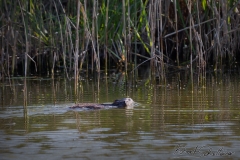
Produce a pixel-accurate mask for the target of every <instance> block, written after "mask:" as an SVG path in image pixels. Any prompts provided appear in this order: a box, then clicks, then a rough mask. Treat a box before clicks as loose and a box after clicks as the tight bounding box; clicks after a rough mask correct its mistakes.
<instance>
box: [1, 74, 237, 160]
mask: <svg viewBox="0 0 240 160" xmlns="http://www.w3.org/2000/svg"><path fill="white" fill-rule="evenodd" d="M99 82H100V83H99V84H96V83H97V82H96V81H95V80H90V81H86V80H83V81H81V83H80V84H79V90H78V93H79V94H78V95H76V94H75V93H74V91H73V90H74V87H73V82H68V81H67V80H65V79H55V80H54V81H53V80H51V79H40V80H39V79H28V80H27V95H28V97H27V107H26V108H24V107H23V105H24V99H23V95H24V93H23V91H22V90H23V83H24V80H22V79H11V85H9V82H5V83H2V84H1V88H0V96H1V102H0V143H1V145H0V156H1V159H26V158H27V159H43V158H46V159H129V158H130V159H136V158H137V159H193V158H199V157H200V158H204V159H226V158H227V159H239V158H240V155H239V148H240V145H239V144H240V143H239V142H240V138H239V137H240V136H239V135H240V129H239V120H240V109H239V103H240V99H239V98H240V92H239V81H238V77H234V78H231V80H229V79H225V80H224V81H217V80H215V79H213V78H209V79H208V80H207V82H206V86H204V87H201V88H198V87H194V89H193V90H192V89H191V86H190V85H189V84H188V83H176V80H175V79H173V80H172V81H170V83H169V84H167V85H150V84H149V83H147V82H146V81H140V82H138V83H137V84H128V85H129V86H128V87H126V86H125V85H124V84H119V83H114V82H113V81H111V80H106V79H103V80H100V81H99ZM144 84H145V85H144ZM188 85H189V86H188ZM96 86H97V87H96ZM128 96H129V97H131V98H133V100H135V101H136V102H138V103H139V105H138V106H136V107H135V108H134V109H106V110H95V111H75V110H70V109H68V106H70V105H72V104H73V103H74V102H96V103H103V102H112V101H113V100H115V99H117V98H122V97H128Z"/></svg>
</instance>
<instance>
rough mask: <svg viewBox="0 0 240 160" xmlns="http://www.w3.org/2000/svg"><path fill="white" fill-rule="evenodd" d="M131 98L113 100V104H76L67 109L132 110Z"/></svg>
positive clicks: (132, 102)
mask: <svg viewBox="0 0 240 160" xmlns="http://www.w3.org/2000/svg"><path fill="white" fill-rule="evenodd" d="M134 103H135V102H134V101H133V100H132V98H123V99H118V100H115V101H114V102H113V103H110V104H107V103H102V104H98V103H78V104H74V105H73V106H71V107H69V108H71V109H75V108H82V109H108V108H132V107H133V106H134Z"/></svg>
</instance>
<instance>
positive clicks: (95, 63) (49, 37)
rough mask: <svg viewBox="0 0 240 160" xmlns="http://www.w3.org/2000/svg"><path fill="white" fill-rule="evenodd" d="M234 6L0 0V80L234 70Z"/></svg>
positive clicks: (235, 0)
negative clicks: (147, 70) (141, 70)
mask: <svg viewBox="0 0 240 160" xmlns="http://www.w3.org/2000/svg"><path fill="white" fill-rule="evenodd" d="M239 9H240V1H239V0H217V1H216V0H208V1H207V0H172V1H170V0H166V1H162V0H122V1H118V0H111V1H109V0H50V1H49V0H17V1H15V0H3V1H1V2H0V15H1V17H0V37H1V38H0V45H1V50H0V62H1V63H0V77H1V78H3V77H6V76H8V77H10V76H15V75H22V76H25V77H26V76H29V75H32V74H40V75H42V74H49V75H52V76H54V74H55V73H56V71H58V70H61V71H62V72H63V73H64V74H65V75H66V77H68V78H71V77H73V78H75V81H76V84H77V83H78V78H79V73H80V72H81V71H83V70H86V71H87V72H86V73H87V74H88V72H92V73H94V72H97V73H99V72H100V71H101V70H104V73H105V74H108V72H109V69H112V68H118V69H120V70H122V71H124V72H126V73H129V72H132V73H135V74H134V75H135V76H137V68H138V67H139V66H140V65H150V66H151V71H152V75H153V77H154V78H155V77H159V78H160V79H162V80H164V77H165V76H166V74H167V73H169V72H171V71H176V70H177V71H179V70H189V71H190V72H191V74H192V76H191V77H192V79H193V75H194V74H197V75H199V82H201V81H202V79H204V78H205V76H206V73H207V71H209V70H212V71H219V70H223V69H226V68H233V67H236V65H237V64H238V61H239V58H240V57H239V55H238V52H239V46H240V32H239V28H240V26H239V24H240V23H239V20H240V13H239ZM126 75H127V74H126Z"/></svg>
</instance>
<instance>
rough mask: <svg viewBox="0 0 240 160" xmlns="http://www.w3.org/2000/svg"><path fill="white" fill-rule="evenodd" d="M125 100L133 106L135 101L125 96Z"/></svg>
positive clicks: (128, 104) (127, 104)
mask: <svg viewBox="0 0 240 160" xmlns="http://www.w3.org/2000/svg"><path fill="white" fill-rule="evenodd" d="M123 99H124V101H125V104H126V106H133V105H134V101H133V100H132V98H123Z"/></svg>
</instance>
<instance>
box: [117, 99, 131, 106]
mask: <svg viewBox="0 0 240 160" xmlns="http://www.w3.org/2000/svg"><path fill="white" fill-rule="evenodd" d="M113 105H114V106H117V107H133V105H134V101H133V100H132V98H123V99H119V100H115V101H114V102H113Z"/></svg>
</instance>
